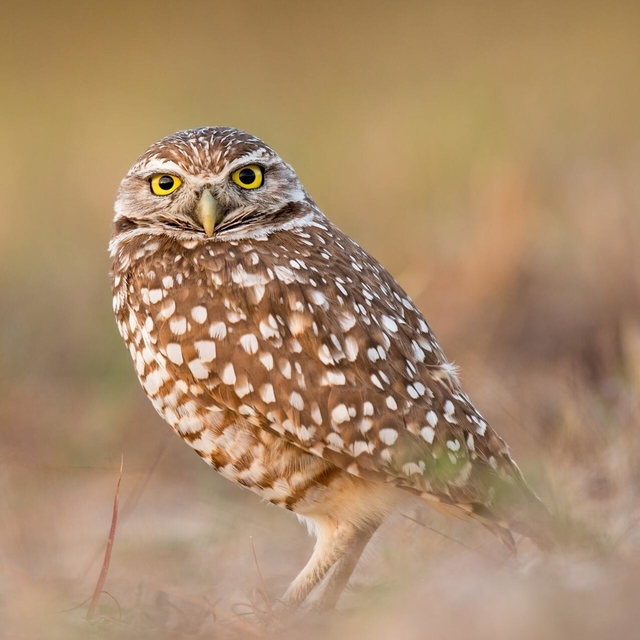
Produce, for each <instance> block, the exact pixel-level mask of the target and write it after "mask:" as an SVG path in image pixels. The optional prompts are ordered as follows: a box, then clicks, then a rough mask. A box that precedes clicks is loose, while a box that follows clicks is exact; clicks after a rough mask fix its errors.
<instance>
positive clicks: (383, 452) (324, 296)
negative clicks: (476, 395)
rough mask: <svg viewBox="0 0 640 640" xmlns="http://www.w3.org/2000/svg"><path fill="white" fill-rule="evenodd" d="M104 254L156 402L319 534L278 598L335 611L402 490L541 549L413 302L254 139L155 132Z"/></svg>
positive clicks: (538, 534)
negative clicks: (313, 598) (314, 599)
mask: <svg viewBox="0 0 640 640" xmlns="http://www.w3.org/2000/svg"><path fill="white" fill-rule="evenodd" d="M109 248H110V255H111V259H112V264H111V271H110V275H111V283H112V289H113V308H114V312H115V315H116V320H117V326H118V329H119V332H120V334H121V336H122V338H123V339H124V342H125V344H126V346H127V348H128V349H129V352H130V354H131V358H132V359H133V362H134V366H135V370H136V373H137V375H138V377H139V379H140V382H141V384H142V387H143V389H144V391H145V392H146V394H147V396H148V397H149V399H150V400H151V402H152V404H153V406H154V407H155V409H156V411H157V412H158V413H159V414H160V416H161V417H162V418H164V420H166V422H168V423H169V425H170V426H171V428H172V429H173V430H174V431H175V432H176V433H177V434H178V435H179V436H180V437H181V438H183V439H184V440H185V442H186V443H187V444H188V445H189V446H190V447H192V448H193V449H194V450H195V452H196V453H197V454H198V455H199V456H200V457H201V458H202V459H203V460H204V461H205V462H206V463H207V464H209V465H210V466H212V467H213V468H214V469H215V470H216V471H218V472H219V473H220V474H221V475H223V476H224V477H225V478H228V479H229V480H232V481H233V482H235V483H237V484H239V485H241V486H242V487H246V488H247V489H250V490H252V491H254V492H255V493H257V494H258V495H260V496H261V497H262V498H264V499H265V500H267V501H269V502H271V503H273V504H275V505H279V506H281V507H284V508H285V509H288V510H289V511H292V512H293V513H295V514H296V515H297V516H298V518H299V519H300V520H301V521H303V522H305V523H306V524H307V526H308V528H309V530H310V531H311V532H312V533H313V534H315V536H316V538H317V540H316V545H315V548H314V551H313V554H312V556H311V558H310V560H309V562H308V563H307V565H306V566H305V567H304V568H303V569H302V571H301V572H300V573H299V575H298V576H297V577H296V578H295V579H294V580H293V582H292V583H291V585H290V586H289V588H288V589H287V591H286V592H285V594H284V595H283V597H282V599H281V602H283V603H284V604H285V605H286V606H288V607H291V608H294V607H296V606H298V605H300V604H301V603H302V602H303V601H305V599H306V598H307V597H308V596H309V594H310V593H311V592H312V590H314V589H315V588H316V587H318V589H317V591H316V594H317V593H320V594H321V595H320V596H319V597H318V602H319V603H320V606H323V607H331V606H333V605H334V604H335V603H336V601H337V598H338V597H339V595H340V593H341V591H342V590H343V588H344V587H345V585H346V583H347V581H348V579H349V577H350V575H351V573H352V571H353V569H354V568H355V566H356V563H357V561H358V558H359V556H360V554H361V553H362V551H363V549H364V548H365V546H366V544H367V542H368V540H369V539H370V537H371V536H372V534H373V533H374V532H375V530H376V529H377V528H378V527H379V525H380V524H381V523H382V521H383V520H384V519H385V518H386V517H387V516H388V515H389V514H391V513H392V512H393V511H394V510H396V509H398V508H399V507H400V506H401V505H402V504H404V503H405V502H406V501H407V500H409V499H415V496H418V497H419V498H421V499H422V500H423V501H424V502H426V503H427V504H428V505H430V506H431V507H433V508H435V509H437V510H439V511H441V512H444V513H447V514H450V515H454V516H458V517H461V518H466V519H471V520H475V521H477V522H479V523H480V524H482V525H484V526H485V527H487V528H488V529H490V530H491V531H492V532H494V533H495V534H496V535H498V536H499V537H500V538H501V539H502V541H503V542H505V543H506V544H508V545H510V546H513V537H512V532H513V531H515V532H519V533H521V534H523V535H526V536H528V537H531V538H533V539H534V540H537V541H538V542H539V543H540V544H545V545H546V544H550V538H549V535H548V532H547V528H546V527H545V526H543V525H542V523H543V522H544V521H545V520H546V518H547V517H548V512H547V511H546V510H545V508H544V506H543V505H542V503H541V502H540V501H539V499H538V498H537V497H536V496H535V494H534V493H533V492H532V491H531V490H530V489H529V488H528V486H527V484H526V483H525V481H524V479H523V477H522V475H521V473H520V471H519V470H518V467H517V466H516V464H515V463H514V461H513V460H512V458H511V456H510V454H509V449H508V447H507V445H506V444H505V442H504V441H503V440H502V439H501V438H500V437H499V436H498V435H497V434H496V432H495V431H494V430H493V429H492V428H491V427H490V426H489V424H487V422H486V420H485V419H484V418H483V417H482V416H481V415H480V413H479V412H478V411H477V410H476V408H475V407H474V406H473V404H472V403H471V400H470V399H469V397H468V396H467V395H466V394H465V393H464V391H463V390H462V388H461V386H460V383H459V380H458V377H457V375H456V368H455V367H454V366H453V365H452V364H451V363H450V362H449V361H448V360H447V359H446V357H445V355H444V353H443V352H442V350H441V348H440V346H439V345H438V342H437V340H436V338H435V336H434V334H433V332H432V331H431V329H430V327H429V325H428V324H427V322H426V321H425V319H424V317H423V315H422V313H421V312H420V311H419V309H417V308H416V306H415V305H414V303H413V302H412V300H411V299H410V297H409V296H408V295H407V293H406V292H405V291H404V290H403V289H402V287H401V286H400V285H399V284H398V283H397V282H396V281H395V279H394V278H393V277H392V276H391V275H390V274H389V272H388V271H387V270H386V269H385V268H384V267H383V266H382V265H381V264H380V263H379V262H378V261H377V260H375V259H374V258H373V257H371V256H370V255H369V254H368V253H367V252H366V251H364V250H363V249H362V248H361V247H360V246H359V245H358V244H357V243H356V242H354V241H353V240H352V239H351V238H349V237H348V236H347V235H345V234H344V233H343V232H342V231H340V229H338V228H337V227H336V226H335V225H334V224H333V223H332V222H330V221H329V220H328V219H327V218H326V217H325V215H324V214H323V213H322V211H320V209H319V208H318V206H317V205H316V204H315V202H314V201H313V199H312V198H311V196H310V195H309V194H308V193H307V192H306V190H305V189H304V187H303V186H302V184H301V183H300V181H299V180H298V178H297V176H296V174H295V172H294V170H293V169H292V167H291V166H289V165H288V164H287V163H286V162H284V161H283V160H282V159H281V158H280V157H279V156H278V154H277V153H276V152H275V151H273V150H272V149H271V148H270V147H268V146H267V145H266V144H265V143H264V142H262V141H261V140H259V139H258V138H255V137H253V136H251V135H249V134H247V133H245V132H243V131H239V130H237V129H232V128H226V127H210V128H199V129H192V130H188V131H181V132H178V133H175V134H173V135H170V136H168V137H166V138H164V139H162V140H160V141H159V142H156V143H155V144H153V145H152V146H151V147H150V148H149V149H148V150H147V151H146V152H145V153H144V154H143V155H142V156H141V157H140V159H139V160H138V161H137V162H136V163H135V164H134V165H133V167H132V168H131V169H130V171H129V172H128V173H127V175H126V176H125V178H124V179H123V180H122V183H121V185H120V189H119V192H118V197H117V201H116V204H115V218H114V222H113V233H112V237H111V242H110V246H109ZM321 583H322V584H321ZM316 594H314V595H316Z"/></svg>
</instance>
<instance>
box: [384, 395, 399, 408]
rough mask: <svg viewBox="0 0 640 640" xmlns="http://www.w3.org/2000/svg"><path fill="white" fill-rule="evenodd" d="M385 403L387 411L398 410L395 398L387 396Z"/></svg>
mask: <svg viewBox="0 0 640 640" xmlns="http://www.w3.org/2000/svg"><path fill="white" fill-rule="evenodd" d="M385 402H386V404H387V407H389V409H391V410H392V411H395V410H396V409H397V408H398V403H397V402H396V401H395V398H394V397H393V396H387V399H386V401H385Z"/></svg>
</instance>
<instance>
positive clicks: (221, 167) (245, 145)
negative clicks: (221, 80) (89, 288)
mask: <svg viewBox="0 0 640 640" xmlns="http://www.w3.org/2000/svg"><path fill="white" fill-rule="evenodd" d="M310 206H313V202H312V201H311V199H310V198H309V196H308V194H307V193H306V192H305V190H304V188H303V187H302V185H301V184H300V181H299V180H298V178H297V176H296V174H295V172H294V171H293V169H292V168H291V167H290V166H289V165H288V164H287V163H285V162H284V161H283V160H282V159H281V158H280V157H279V156H278V154H277V153H275V151H273V150H272V149H271V148H270V147H268V146H267V145H266V144H265V143H264V142H262V140H259V139H258V138H255V137H253V136H251V135H249V134H247V133H245V132H244V131H239V130H238V129H231V128H228V127H204V128H200V129H190V130H187V131H179V132H178V133H174V134H173V135H170V136H167V137H166V138H163V139H162V140H160V141H158V142H156V143H155V144H153V145H151V147H149V149H147V151H145V153H144V154H143V155H142V156H141V157H140V158H139V159H138V161H137V162H136V163H135V164H134V165H133V167H131V169H130V170H129V172H128V173H127V175H126V176H125V178H124V179H123V180H122V183H121V184H120V190H119V192H118V198H117V200H116V205H115V211H116V215H115V219H114V235H117V234H118V233H120V232H122V231H128V230H132V229H136V228H144V229H149V230H154V231H160V232H162V231H166V232H173V233H176V232H177V233H180V234H188V235H196V236H200V237H201V238H203V239H204V238H207V237H209V238H212V239H214V240H215V239H231V238H233V237H234V236H244V237H246V236H251V235H260V234H265V233H269V232H270V231H272V230H274V229H278V228H282V227H283V226H286V225H287V224H288V223H292V222H294V221H295V220H296V219H299V218H300V217H301V216H305V215H307V214H308V213H309V208H310Z"/></svg>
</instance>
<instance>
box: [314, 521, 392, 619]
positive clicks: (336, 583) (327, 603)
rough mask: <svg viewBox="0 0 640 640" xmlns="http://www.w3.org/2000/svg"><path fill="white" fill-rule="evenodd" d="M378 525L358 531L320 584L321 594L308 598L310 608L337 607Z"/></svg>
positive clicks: (329, 608)
mask: <svg viewBox="0 0 640 640" xmlns="http://www.w3.org/2000/svg"><path fill="white" fill-rule="evenodd" d="M378 526H379V525H377V524H376V525H374V526H371V527H367V528H366V529H361V530H359V531H358V534H357V535H356V537H355V538H354V539H353V540H352V544H351V546H350V548H349V550H348V551H347V552H346V553H345V554H344V555H343V556H342V557H341V558H340V559H339V560H338V561H337V562H336V563H335V564H334V565H333V567H332V569H331V570H330V571H329V572H328V575H327V576H326V578H325V579H324V581H323V582H322V583H321V585H319V587H318V590H319V595H318V596H317V597H316V596H315V594H314V595H313V596H312V598H313V600H312V601H311V602H309V601H308V600H307V602H309V606H310V608H312V609H315V610H316V611H329V610H331V609H333V608H335V606H336V604H337V603H338V600H339V598H340V596H341V595H342V592H343V591H344V589H345V587H346V586H347V584H348V582H349V578H351V574H352V573H353V571H354V569H355V568H356V566H357V564H358V561H359V560H360V556H361V555H362V552H363V551H364V550H365V548H366V546H367V544H368V543H369V540H371V537H372V536H373V534H374V533H375V532H376V530H377V529H378ZM305 606H306V603H305Z"/></svg>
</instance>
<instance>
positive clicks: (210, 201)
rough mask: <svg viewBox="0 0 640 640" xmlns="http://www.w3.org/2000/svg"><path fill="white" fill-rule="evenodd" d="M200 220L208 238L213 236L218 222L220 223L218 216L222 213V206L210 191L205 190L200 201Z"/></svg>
mask: <svg viewBox="0 0 640 640" xmlns="http://www.w3.org/2000/svg"><path fill="white" fill-rule="evenodd" d="M197 212H198V219H199V220H200V222H201V223H202V226H203V227H204V232H205V234H206V235H207V237H208V238H210V237H211V236H212V235H213V230H214V229H215V226H216V222H217V221H218V214H219V212H220V206H219V205H218V201H217V200H216V199H215V198H214V197H213V195H212V194H211V191H209V189H204V191H203V192H202V195H201V196H200V200H198V208H197Z"/></svg>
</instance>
